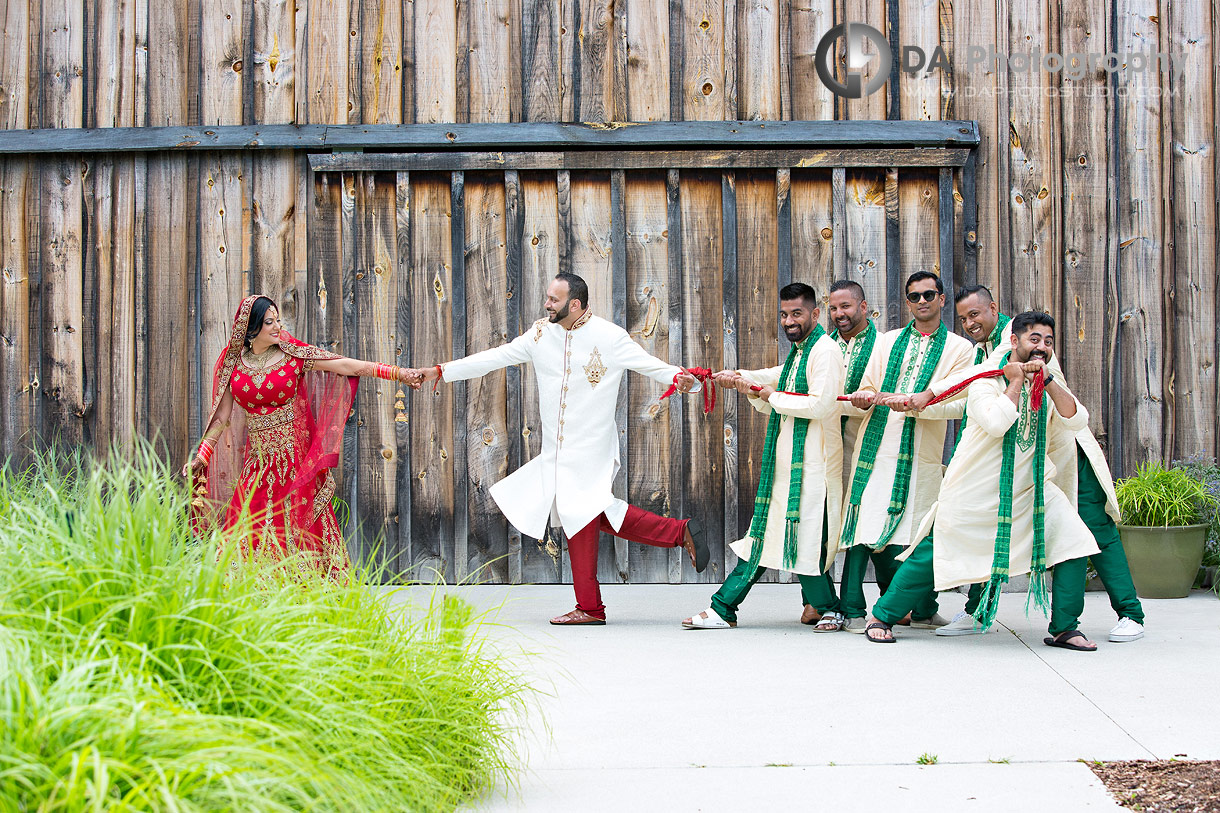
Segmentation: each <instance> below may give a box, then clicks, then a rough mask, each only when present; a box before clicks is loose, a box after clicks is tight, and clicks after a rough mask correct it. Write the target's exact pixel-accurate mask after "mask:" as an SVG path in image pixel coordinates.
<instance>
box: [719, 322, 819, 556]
mask: <svg viewBox="0 0 1220 813" xmlns="http://www.w3.org/2000/svg"><path fill="white" fill-rule="evenodd" d="M783 369H784V368H783V367H782V366H780V367H770V368H768V369H765V370H739V371H738V372H739V373H740V374H741V376H742V378H744V379H746V380H747V381H749V382H750V383H751V384H756V385H758V386H764V387H774V388H775V389H776V390H779V392H776V393H775V394H774V395H772V396H771V398H770V400H769V401H764V400H762V399H761V398H757V397H754V396H750V398H749V401H750V405H751V406H752V407H754V408H755V409H756V410H758V411H759V412H761V413H763V414H764V415H768V416H769V415H770V414H771V412H772V411H775V412H778V413H779V414H780V416H781V419H780V429H779V437H777V438H776V442H775V479H774V481H773V482H772V485H771V495H770V497H771V508H770V510H769V511H768V512H767V527H766V530H765V531H764V533H763V551H762V559H761V560H760V561H759V565H760V566H761V567H764V568H767V567H769V568H774V569H776V570H786V571H789V572H791V573H799V574H801V575H805V576H818V575H821V573H822V564H823V562H822V519H823V516H825V519H826V528H827V530H826V533H827V540H828V541H827V545H828V549H827V551H826V560H827V561H829V562H833V561H834V556H835V552H836V551H837V549H838V544H837V543H838V539H839V524H840V514H839V512H840V508H841V506H842V503H843V496H842V492H843V486H842V479H841V477H840V473H841V471H842V467H843V463H842V458H843V442H842V439H841V438H840V432H839V429H840V427H839V414H840V413H839V408H838V404H839V402H838V400H837V399H838V396H839V393H840V392H841V391H842V389H843V354H842V353H841V352H840V351H839V346H838V344H837V343H836V342H835V340H834V339H832V338H830V336H828V335H823V336H822V337H821V338H819V339H818V340H817V343H816V344H815V345H814V346H813V349H812V350H810V352H809V359H808V361H807V362H806V366H805V374H806V376H807V379H808V382H809V394H808V395H785V394H783V391H789V392H791V391H792V390H794V389H795V388H796V372H797V371H796V370H795V369H793V370H792V371H791V372H790V373H789V374H788V378H787V379H786V380H784V381H782V382H781V381H780V374H781V373H782V372H783ZM792 418H808V419H809V428H808V430H807V432H806V434H805V459H804V461H803V467H802V470H803V478H802V481H801V508H800V513H801V521H800V523H799V524H798V525H797V557H796V564H795V565H793V566H791V567H785V566H784V563H783V560H784V526H785V523H786V520H785V514H786V513H787V510H788V486H789V483H791V480H792V465H793V460H792V432H793V424H794V421H793V420H792ZM729 547H731V548H732V549H733V552H734V553H736V554H737V555H738V556H739V557H741V558H742V559H749V558H750V552H751V550H752V549H753V547H754V540H753V539H752V538H751V537H749V536H746V537H745V538H743V539H739V540H737V541H736V542H733V543H732V544H731V545H730V546H729Z"/></svg>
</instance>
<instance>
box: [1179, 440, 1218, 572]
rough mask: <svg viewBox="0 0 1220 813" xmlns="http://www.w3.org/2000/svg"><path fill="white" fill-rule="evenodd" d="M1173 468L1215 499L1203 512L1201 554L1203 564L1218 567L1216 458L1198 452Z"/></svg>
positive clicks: (1180, 461)
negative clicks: (1204, 538) (1205, 525)
mask: <svg viewBox="0 0 1220 813" xmlns="http://www.w3.org/2000/svg"><path fill="white" fill-rule="evenodd" d="M1174 467H1175V468H1180V469H1182V470H1183V471H1185V472H1186V473H1187V474H1189V475H1190V476H1191V477H1193V478H1195V479H1196V480H1198V481H1199V482H1200V483H1202V484H1203V489H1204V490H1205V491H1206V492H1207V493H1208V494H1210V495H1211V496H1212V497H1215V498H1216V501H1215V503H1214V504H1213V505H1211V506H1210V507H1205V509H1204V512H1203V521H1204V522H1207V523H1208V529H1207V551H1206V553H1204V554H1203V564H1204V565H1205V566H1214V565H1220V510H1217V508H1218V507H1220V466H1218V465H1216V458H1214V457H1207V456H1205V455H1204V454H1202V453H1201V452H1200V453H1196V454H1193V455H1191V456H1190V457H1188V458H1186V459H1185V460H1178V461H1175V462H1174ZM1217 586H1220V585H1217Z"/></svg>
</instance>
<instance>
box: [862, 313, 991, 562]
mask: <svg viewBox="0 0 1220 813" xmlns="http://www.w3.org/2000/svg"><path fill="white" fill-rule="evenodd" d="M904 330H912V331H914V327H913V326H910V325H908V326H907V327H903V328H899V329H898V330H891V331H888V332H886V333H883V334H881V335H880V336H878V337H877V342H876V344H875V345H874V348H873V357H872V358H871V359H869V364H868V368H867V369H866V370H865V371H864V378H863V379H861V381H860V390H861V391H862V392H864V391H867V392H874V393H875V392H879V391H880V390H881V385H882V383H883V381H884V380H885V368H886V365H887V363H888V361H889V357H890V350H891V349H893V347H894V345H895V343H896V342H897V341H898V338H899V337H900V336H901V335H902V331H904ZM931 344H932V337H931V336H922V335H920V334H919V333H918V332H917V331H916V332H915V335H914V336H912V338H911V341H910V342H909V343H908V344H907V355H906V358H905V360H904V361H903V366H902V373H901V374H900V375H899V378H898V385H897V386H896V387H895V388H894V389H895V390H896V391H897V392H912V391H913V390H914V388H915V383H916V380H917V379H918V377H919V368H920V365H922V364H923V360H924V357H925V356H926V355H927V353H928V350H929V349H930V348H931ZM973 361H974V348H973V346H972V345H971V344H970V342H968V341H966V340H965V339H963V338H962V337H961V336H958V335H956V334H954V333H949V334H948V335H946V336H945V347H944V351H943V352H942V353H941V356H940V361H939V362H937V365H936V368H935V370H934V371H933V373H932V380H933V381H935V380H937V379H939V378H944V377H946V376H948V375H951V374H953V373H956V372H958V371H960V370H964V369H966V368H968V367H969V366H970V365H971V363H972V362H973ZM963 408H964V404H963V403H962V402H961V400H960V399H958V400H956V401H953V402H949V403H944V404H936V405H934V406H931V407H928V408H927V409H925V410H923V411H922V412H920V413H917V414H916V415H915V417H916V421H915V437H914V448H913V460H912V462H911V482H910V485H909V486H908V489H907V507H906V511H904V512H903V516H902V520H901V522H900V523H899V524H898V528H897V529H896V530H895V532H894V534H893V536H891V537H890V540H889V542H888V543H886V544H887V546H888V545H910V544H913V543H915V542H918V541H919V539H921V538H922V537H919V536H917V535H915V529H916V528H918V527H919V523H920V521H921V520H922V519H923V517H924V515H925V514H926V513H927V511H928V509H929V508H930V507H931V506H932V504H933V503H934V502H935V501H936V495H937V493H938V492H939V491H940V481H941V476H942V473H943V469H944V467H943V465H942V463H941V458H942V457H943V455H944V448H945V432H946V431H947V430H948V426H949V423H948V422H949V421H950V420H953V419H956V418H960V417H961V416H962V411H963ZM871 413H872V410H869V414H870V415H871ZM907 414H910V413H902V412H895V411H893V410H890V411H889V413H888V415H887V423H886V426H885V434H884V435H883V436H882V439H881V446H880V448H879V449H878V450H877V464H876V466H875V467H874V469H873V473H872V476H871V477H869V480H868V485H867V486H866V487H865V489H864V494H863V497H862V499H861V501H860V513H859V519H858V520H857V524H856V535H855V539H854V540H853V541H852V542H851V544H854V545H873V544H876V542H877V540H879V539H880V538H881V535H882V533H883V532H884V530H885V524H886V520H887V518H888V512H887V509H888V508H889V504H890V494H891V492H892V491H893V488H894V479H895V477H896V475H897V469H896V465H895V464H896V462H897V460H898V450H899V447H900V446H901V445H902V444H901V440H902V422H903V420H904V419H905V417H906V415H907ZM864 435H865V429H864V427H863V426H862V427H860V429H859V431H858V432H857V437H856V442H855V449H854V451H853V452H852V471H853V472H855V470H856V466H857V465H859V461H860V451H861V446H862V444H863V441H864ZM850 500H851V480H850V479H849V480H848V482H847V483H846V485H845V491H844V493H843V501H844V502H843V505H844V510H846V508H847V504H848V502H849V501H850ZM846 542H847V541H846V540H844V543H845V544H846Z"/></svg>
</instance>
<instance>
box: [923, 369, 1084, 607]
mask: <svg viewBox="0 0 1220 813" xmlns="http://www.w3.org/2000/svg"><path fill="white" fill-rule="evenodd" d="M1003 381H1004V380H1003V379H1002V378H989V379H984V380H982V381H977V382H975V383H973V384H971V385H970V389H969V393H970V394H969V396H968V404H967V407H966V411H967V414H969V416H970V420H969V421H967V423H966V430H965V431H964V432H963V433H962V440H961V442H960V443H959V444H958V446H957V451H956V453H954V455H953V460H952V462H950V463H949V468H948V470H947V471H946V472H945V480H944V483H943V484H942V485H941V490H940V499H939V501H938V502H937V503H935V504H934V505H933V506H932V508H931V510H930V511H929V512H928V515H927V516H926V517H925V518H924V520H923V522H922V523H921V526H920V528H919V532H918V535H919V537H920V538H922V537H923V536H924V535H926V534H927V533H928V532H929V531H931V532H932V534H933V540H934V542H935V544H934V547H933V565H934V567H935V572H936V585H935V586H936V589H937V590H948V589H949V588H951V587H957V586H958V585H962V584H975V583H976V582H985V581H987V580H988V579H989V578H990V577H991V563H992V559H993V557H994V553H995V535H996V528H997V526H998V522H999V521H998V512H999V507H1000V466H1001V462H1002V460H1003V446H1004V433H1005V432H1007V431H1008V428H1009V427H1010V426H1012V425H1013V423H1015V422H1016V421H1017V419H1018V417H1019V414H1018V409H1017V407H1016V405H1014V404H1013V402H1012V401H1011V400H1010V399H1009V398H1008V396H1006V395H1005V394H1004V387H1005V385H1004V383H1003ZM1043 409H1050V412H1049V414H1048V415H1047V462H1046V475H1047V481H1048V482H1047V483H1046V487H1045V490H1044V500H1045V506H1046V566H1047V567H1048V568H1049V567H1052V566H1053V565H1055V564H1057V563H1059V562H1064V561H1067V560H1069V559H1078V558H1080V557H1081V556H1089V555H1091V554H1094V553H1097V543H1096V542H1095V541H1094V539H1093V534H1092V533H1090V532H1089V529H1088V527H1087V526H1086V525H1085V524H1084V521H1083V520H1082V519H1081V518H1080V515H1079V514H1077V513H1076V508H1075V506H1074V505H1073V504H1072V502H1071V501H1070V500H1069V499H1068V497H1067V495H1066V494H1064V493H1063V490H1062V489H1060V488H1059V487H1058V486H1057V485H1056V484H1055V482H1054V477H1055V465H1054V462H1053V460H1052V459H1051V451H1052V448H1051V446H1052V439H1053V438H1060V439H1066V440H1068V441H1069V442H1070V443H1071V444H1072V445H1074V440H1073V439H1074V436H1075V434H1076V433H1077V432H1079V431H1080V430H1081V429H1082V428H1087V426H1088V423H1089V413H1088V412H1087V411H1086V410H1085V408H1084V407H1083V406H1081V405H1080V404H1079V402H1078V403H1077V406H1076V414H1075V415H1073V416H1072V417H1070V418H1064V417H1063V416H1062V415H1060V414H1059V412H1058V410H1056V409H1055V404H1054V402H1053V401H1052V400H1051V398H1050V396H1049V395H1048V396H1046V398H1045V399H1044V401H1043ZM1036 449H1037V446H1036V445H1033V444H1031V445H1030V447H1029V448H1028V449H1024V450H1023V449H1022V448H1021V445H1020V444H1019V443H1018V444H1017V446H1016V451H1015V456H1014V461H1013V462H1014V467H1013V471H1014V476H1013V498H1012V515H1013V516H1012V539H1011V542H1010V543H1009V576H1017V575H1021V574H1023V573H1028V572H1029V570H1030V558H1031V556H1032V553H1033V542H1034V479H1033V457H1034V454H1035V451H1036ZM934 523H935V528H933V524H934Z"/></svg>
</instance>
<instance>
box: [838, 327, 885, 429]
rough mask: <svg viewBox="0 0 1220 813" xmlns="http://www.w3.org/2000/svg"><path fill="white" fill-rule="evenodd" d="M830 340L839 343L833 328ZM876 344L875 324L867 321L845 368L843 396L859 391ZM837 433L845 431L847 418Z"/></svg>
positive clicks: (842, 421)
mask: <svg viewBox="0 0 1220 813" xmlns="http://www.w3.org/2000/svg"><path fill="white" fill-rule="evenodd" d="M830 338H832V339H834V340H835V341H836V342H837V341H841V339H840V338H839V329H838V328H835V329H834V330H833V331H831V333H830ZM876 343H877V324H876V323H875V322H874V321H873V320H872V319H869V320H868V327H866V328H865V329H864V332H863V333H860V334H857V336H856V345H855V347H853V348H852V356H851V361H850V363H849V364H848V366H847V380H846V381H844V382H843V394H844V395H851V394H852V393H853V392H855V391H856V390H858V389H860V379H862V378H864V370H865V368H866V367H868V360H869V359H870V358H871V357H872V355H873V345H875V344H876ZM839 431H840V432H846V431H847V416H846V415H844V416H843V419H842V420H840V421H839Z"/></svg>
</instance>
